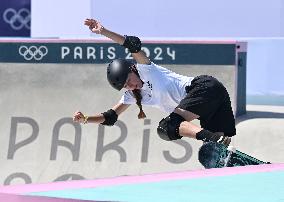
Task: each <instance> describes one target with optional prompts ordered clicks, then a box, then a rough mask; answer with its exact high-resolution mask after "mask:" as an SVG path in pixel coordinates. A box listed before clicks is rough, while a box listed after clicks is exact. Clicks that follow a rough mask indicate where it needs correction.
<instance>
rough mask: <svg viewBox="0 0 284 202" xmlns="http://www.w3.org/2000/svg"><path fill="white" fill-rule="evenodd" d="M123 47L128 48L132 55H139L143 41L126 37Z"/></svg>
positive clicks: (133, 37)
mask: <svg viewBox="0 0 284 202" xmlns="http://www.w3.org/2000/svg"><path fill="white" fill-rule="evenodd" d="M122 46H124V47H125V48H128V49H129V51H130V53H138V52H139V51H140V50H141V41H140V39H139V38H138V37H136V36H127V35H125V40H124V43H123V45H122Z"/></svg>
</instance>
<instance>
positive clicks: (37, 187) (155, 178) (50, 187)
mask: <svg viewBox="0 0 284 202" xmlns="http://www.w3.org/2000/svg"><path fill="white" fill-rule="evenodd" d="M277 170H283V171H284V164H264V165H257V166H241V167H233V168H215V169H208V170H195V171H187V172H175V173H161V174H150V175H143V176H123V177H116V178H107V179H97V180H78V181H68V182H53V183H49V184H28V185H14V186H2V187H0V192H1V193H21V194H24V193H29V192H44V191H54V190H64V189H80V188H95V187H101V186H113V185H121V184H132V183H147V182H159V181H165V180H178V179H193V178H203V177H216V176H227V175H236V174H242V173H255V172H272V171H277Z"/></svg>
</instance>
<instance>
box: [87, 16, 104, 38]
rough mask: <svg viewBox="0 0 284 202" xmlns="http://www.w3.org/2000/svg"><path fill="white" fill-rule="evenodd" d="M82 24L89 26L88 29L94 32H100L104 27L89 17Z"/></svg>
mask: <svg viewBox="0 0 284 202" xmlns="http://www.w3.org/2000/svg"><path fill="white" fill-rule="evenodd" d="M84 24H85V25H86V26H88V27H89V29H90V30H91V31H92V32H93V33H96V34H101V33H102V30H103V29H104V27H103V26H102V25H101V23H100V22H99V21H97V20H94V19H89V18H87V19H86V20H85V22H84Z"/></svg>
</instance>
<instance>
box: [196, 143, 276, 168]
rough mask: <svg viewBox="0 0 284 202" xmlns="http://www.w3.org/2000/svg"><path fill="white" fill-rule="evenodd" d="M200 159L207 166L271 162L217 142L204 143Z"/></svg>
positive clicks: (199, 153)
mask: <svg viewBox="0 0 284 202" xmlns="http://www.w3.org/2000/svg"><path fill="white" fill-rule="evenodd" d="M198 160H199V162H200V163H201V164H202V165H203V166H204V167H205V168H222V167H235V166H246V165H260V164H270V163H269V162H264V161H261V160H258V159H256V158H254V157H252V156H249V155H247V154H245V153H243V152H240V151H238V150H236V148H234V147H232V146H228V147H227V146H225V145H223V144H220V143H217V142H206V143H204V144H203V145H202V146H201V147H200V149H199V152H198Z"/></svg>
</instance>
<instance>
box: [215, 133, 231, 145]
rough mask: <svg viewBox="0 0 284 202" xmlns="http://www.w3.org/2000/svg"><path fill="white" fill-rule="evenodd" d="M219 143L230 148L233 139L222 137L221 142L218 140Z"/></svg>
mask: <svg viewBox="0 0 284 202" xmlns="http://www.w3.org/2000/svg"><path fill="white" fill-rule="evenodd" d="M217 142H218V143H220V144H223V145H225V146H229V145H230V143H231V138H230V137H227V136H223V135H222V136H221V137H220V139H219V140H217Z"/></svg>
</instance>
